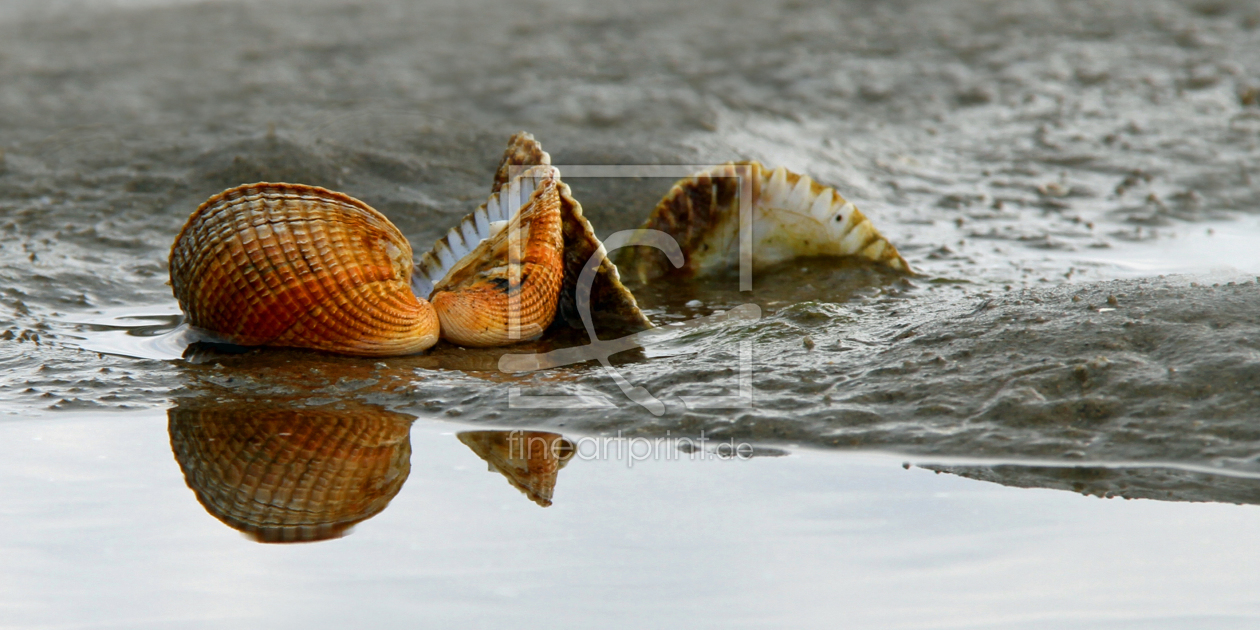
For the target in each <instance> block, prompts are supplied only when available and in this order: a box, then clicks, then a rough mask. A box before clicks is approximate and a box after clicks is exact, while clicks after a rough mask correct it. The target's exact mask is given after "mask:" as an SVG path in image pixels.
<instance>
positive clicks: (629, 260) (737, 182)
mask: <svg viewBox="0 0 1260 630" xmlns="http://www.w3.org/2000/svg"><path fill="white" fill-rule="evenodd" d="M745 179H746V180H747V181H746V182H744V181H743V180H745ZM741 184H743V186H744V189H745V190H747V191H749V193H750V202H751V207H750V210H751V217H750V218H751V219H752V226H751V227H752V264H753V269H758V268H764V267H767V266H770V265H773V264H776V263H780V262H784V261H788V260H791V259H793V258H796V257H798V256H857V257H860V258H865V259H867V260H870V261H872V262H875V263H878V264H881V265H886V266H888V267H891V268H892V269H896V270H898V271H903V272H910V266H909V265H908V264H907V263H906V261H905V259H904V258H902V257H901V254H900V253H898V252H897V248H896V247H894V246H893V244H892V243H890V242H888V239H886V238H884V236H883V235H882V234H880V233H879V231H878V230H876V229H875V226H874V225H872V224H871V222H870V220H868V219H867V218H866V216H865V215H863V214H862V213H861V211H859V210H858V209H857V208H856V207H854V205H853V204H852V203H851V202H849V201H846V200H845V199H844V197H842V196H841V195H840V193H838V192H836V191H835V189H833V188H829V187H827V186H823V185H821V184H819V183H818V182H815V181H813V180H812V179H810V178H809V176H807V175H797V174H796V173H792V172H790V171H788V170H787V169H785V168H783V167H779V168H776V169H773V170H771V169H767V168H765V167H763V166H762V165H761V164H759V163H757V162H741V163H732V164H724V165H722V166H718V167H715V168H712V169H709V170H706V171H702V172H700V173H696V174H695V175H693V176H691V177H688V178H686V179H683V180H680V181H678V182H677V183H676V184H674V187H673V188H672V189H671V190H670V191H669V193H668V194H666V195H665V198H663V199H661V201H660V203H659V204H657V206H656V209H655V210H653V212H652V214H651V216H650V217H649V218H648V220H647V222H646V223H644V224H643V226H642V227H643V228H645V229H652V230H660V231H663V232H665V233H667V234H669V235H670V236H672V237H674V238H675V239H676V240H677V241H678V244H679V245H680V246H681V248H682V251H683V254H684V256H685V258H686V262H685V264H684V265H683V266H682V267H681V268H678V269H675V268H674V267H673V265H671V264H670V263H669V260H668V259H667V258H666V257H665V255H664V254H662V253H661V252H660V251H659V250H656V249H653V248H648V247H626V248H624V249H622V250H621V251H620V252H619V256H618V257H617V264H618V265H619V266H620V267H621V269H622V272H623V273H625V274H628V277H630V278H632V279H634V280H635V281H637V282H648V281H651V280H653V279H655V278H658V277H661V276H665V275H672V276H681V277H702V276H706V275H709V274H713V273H717V272H720V271H722V270H726V269H738V268H739V257H740V255H741V249H740V234H739V227H740V218H739V215H740V203H739V199H740V190H741Z"/></svg>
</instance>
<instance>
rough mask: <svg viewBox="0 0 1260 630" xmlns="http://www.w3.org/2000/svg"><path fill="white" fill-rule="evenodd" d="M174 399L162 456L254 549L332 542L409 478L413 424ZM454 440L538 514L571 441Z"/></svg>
mask: <svg viewBox="0 0 1260 630" xmlns="http://www.w3.org/2000/svg"><path fill="white" fill-rule="evenodd" d="M303 402H308V403H309V402H310V400H309V399H307V400H303V401H298V402H292V401H289V402H270V401H268V402H252V401H236V402H219V401H218V400H216V399H212V398H204V399H199V400H193V401H181V402H180V404H179V405H177V406H176V407H174V408H172V409H170V410H169V411H168V412H167V417H168V425H167V427H168V431H169V434H170V440H171V450H172V451H173V452H174V455H175V460H176V461H177V462H179V466H180V469H181V470H183V473H184V480H185V482H186V483H187V484H188V487H189V488H191V489H192V490H193V492H194V493H195V494H196V495H197V500H198V501H199V502H200V503H201V505H202V507H204V508H205V509H206V511H207V512H209V513H210V514H211V515H212V516H214V517H215V518H217V519H219V520H220V521H222V522H223V523H224V524H226V525H228V526H229V527H232V528H233V529H236V530H239V531H241V532H243V533H245V534H247V535H249V536H250V537H251V538H253V539H254V540H256V541H258V542H264V543H288V542H314V541H320V540H329V539H332V538H339V537H341V536H344V535H345V534H347V533H348V532H349V530H350V528H351V526H353V525H355V524H356V523H360V522H362V521H365V520H367V519H369V518H372V517H373V516H376V515H377V514H380V513H381V512H382V511H384V510H385V508H386V507H388V506H389V502H390V501H391V500H393V498H394V497H395V496H396V495H397V494H398V492H399V491H400V490H401V489H402V486H403V484H404V483H405V482H406V481H407V477H408V475H409V474H410V473H411V439H410V431H411V425H412V423H413V421H414V420H415V416H411V415H408V414H403V413H397V412H394V411H389V410H387V409H384V408H381V407H378V406H375V405H368V404H363V403H360V402H355V401H350V400H345V401H341V402H337V403H332V404H328V405H323V406H316V405H304V404H302V403H303ZM458 438H459V441H460V442H462V443H464V444H465V445H467V446H468V448H470V449H472V451H473V453H476V454H477V456H478V457H480V458H481V459H483V460H485V462H486V463H487V464H488V466H489V469H490V470H491V471H493V472H499V473H501V474H502V475H503V476H504V477H506V478H507V480H508V482H509V483H511V484H512V486H513V487H515V488H516V489H518V490H520V491H521V492H522V493H524V494H525V496H526V497H528V498H529V500H531V501H533V502H534V503H537V504H538V505H541V506H543V507H547V506H549V505H551V498H552V495H553V494H554V492H555V487H556V477H557V475H558V473H559V472H560V469H561V468H564V467H565V465H566V464H568V463H569V460H570V459H572V458H573V455H574V454H575V453H576V451H577V448H576V446H575V445H574V443H573V442H572V441H570V440H568V439H567V438H565V437H564V436H562V435H560V434H558V433H548V432H544V431H520V430H516V431H465V432H462V433H460V434H458Z"/></svg>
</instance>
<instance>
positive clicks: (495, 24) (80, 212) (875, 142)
mask: <svg viewBox="0 0 1260 630" xmlns="http://www.w3.org/2000/svg"><path fill="white" fill-rule="evenodd" d="M121 6H122V8H119V6H116V5H105V4H98V5H89V4H78V3H68V4H59V5H49V6H46V7H44V6H36V5H34V4H31V5H29V6H27V5H14V6H13V7H11V8H9V9H8V10H7V12H6V13H5V14H4V15H3V21H0V149H2V150H3V152H4V153H3V160H2V161H0V216H3V221H2V222H0V234H2V235H3V238H2V242H0V278H2V280H0V302H3V304H4V306H5V308H4V309H0V329H2V330H3V332H0V336H3V337H4V341H0V365H2V366H3V367H4V374H3V376H0V379H3V381H0V382H2V383H3V386H4V394H3V406H2V409H0V410H2V411H3V412H4V413H6V414H9V415H10V416H11V417H14V418H27V417H45V418H47V417H52V416H55V415H56V414H58V413H60V412H63V411H71V410H81V411H90V412H93V413H101V414H108V413H110V412H113V411H127V410H137V409H142V410H153V409H162V408H165V407H168V406H172V405H176V406H178V405H180V404H182V403H181V401H187V400H194V401H199V400H204V399H206V398H209V399H211V400H214V399H276V400H280V401H284V402H287V403H294V404H308V403H309V404H325V403H328V402H335V401H337V400H338V399H352V400H355V401H360V402H367V403H370V404H376V405H381V406H383V407H385V408H388V409H392V410H395V411H402V412H407V413H412V414H416V415H421V416H432V417H439V418H457V419H459V420H460V421H464V422H474V423H475V422H485V423H492V424H496V425H509V426H529V427H540V428H547V429H554V430H561V431H565V432H574V433H576V434H579V435H598V434H605V433H610V432H616V431H621V432H623V433H624V434H628V435H659V434H662V433H664V432H667V431H668V432H670V434H671V435H679V434H699V432H701V431H704V432H705V433H706V434H710V435H716V436H722V437H735V438H738V439H746V440H752V441H755V442H757V443H759V444H767V445H780V446H782V445H791V444H808V445H815V446H827V447H842V448H877V449H882V450H890V451H898V452H905V453H914V454H922V455H940V456H973V457H986V458H989V457H991V458H997V459H1007V460H1018V459H1021V458H1037V459H1038V460H1047V459H1049V460H1056V461H1061V462H1065V463H1078V462H1084V463H1088V462H1108V461H1110V462H1116V461H1159V462H1174V463H1184V464H1193V465H1222V466H1225V467H1228V468H1231V469H1237V470H1252V468H1254V466H1255V463H1254V461H1253V459H1254V453H1256V452H1257V451H1258V450H1260V435H1257V434H1256V433H1255V432H1254V431H1252V430H1251V429H1250V425H1251V424H1253V423H1254V422H1253V421H1254V420H1255V419H1256V413H1257V412H1256V411H1255V410H1256V409H1260V400H1257V394H1256V391H1257V389H1256V382H1255V378H1256V376H1255V375H1256V374H1258V373H1260V372H1257V370H1258V369H1260V368H1258V367H1257V366H1260V358H1258V355H1257V354H1256V351H1257V346H1256V345H1255V344H1256V339H1260V331H1257V330H1256V327H1257V323H1258V322H1257V319H1256V318H1257V315H1256V313H1260V310H1258V308H1257V307H1260V304H1258V302H1260V286H1258V285H1257V284H1256V282H1255V277H1254V276H1255V273H1256V272H1258V271H1260V261H1258V260H1257V259H1256V258H1255V255H1254V251H1253V250H1254V248H1252V247H1251V246H1250V245H1249V244H1250V243H1254V242H1255V238H1256V237H1257V236H1260V230H1258V229H1257V227H1260V224H1257V220H1256V218H1257V212H1256V210H1257V208H1258V207H1260V186H1258V185H1257V184H1256V178H1257V177H1260V157H1258V156H1260V151H1258V150H1257V146H1258V143H1260V109H1258V108H1257V106H1256V104H1255V98H1254V92H1253V90H1256V89H1260V88H1258V87H1257V86H1260V76H1258V75H1257V74H1256V68H1260V59H1258V58H1257V56H1258V55H1260V52H1258V51H1260V40H1258V38H1260V13H1258V12H1257V11H1256V9H1255V7H1253V6H1252V5H1251V4H1249V3H1246V2H1233V3H1231V2H1217V3H1191V2H1185V3H1178V2H1150V3H1148V2H1142V3H1137V2H1133V3H1109V2H1002V3H985V2H938V3H913V2H889V3H867V2H852V3H841V4H835V3H824V2H819V3H810V2H797V1H793V2H788V3H784V4H765V3H761V4H756V5H745V4H743V3H701V4H686V3H684V4H681V5H677V4H672V3H670V4H661V5H650V6H640V5H636V6H635V7H634V8H633V9H632V8H630V7H620V6H611V5H610V6H604V5H602V4H600V3H591V4H559V3H557V4H553V3H536V4H528V5H517V6H514V7H511V8H493V9H492V8H491V7H490V5H482V4H480V3H476V2H471V3H470V2H461V3H450V4H441V3H438V4H426V5H424V6H420V5H411V4H405V3H394V2H367V3H358V4H354V5H348V4H344V3H338V2H316V3H288V2H265V3H260V4H243V3H235V2H205V3H195V4H190V5H176V6H160V5H154V4H147V5H142V6H140V8H135V7H132V6H130V5H126V3H124V4H123V5H121ZM519 129H527V130H529V131H531V132H533V133H534V134H535V135H536V136H537V137H538V138H539V139H540V140H541V142H542V143H543V146H544V148H546V149H547V150H548V151H550V152H551V153H552V155H553V157H554V158H555V162H556V163H557V164H560V165H565V164H679V163H686V164H697V163H716V162H722V161H726V160H732V159H750V158H751V159H759V160H762V161H764V162H766V163H768V164H783V165H786V166H789V167H791V168H793V169H794V170H798V171H801V172H806V173H809V174H811V175H813V176H814V177H816V178H818V179H820V180H821V181H824V182H826V183H829V184H833V185H836V186H837V187H838V188H839V190H841V192H843V193H844V194H845V195H846V196H847V197H849V198H851V199H852V200H854V201H855V202H856V203H857V205H858V206H859V207H860V208H862V209H863V211H864V212H865V213H866V214H867V215H868V216H870V217H871V218H872V220H873V221H874V222H875V224H876V225H877V226H878V227H879V228H880V229H881V230H882V231H884V232H885V233H886V234H887V235H888V236H889V237H890V239H891V240H892V241H893V242H894V243H896V244H897V245H898V246H899V247H900V248H901V249H902V251H903V253H905V254H906V256H907V258H908V260H909V261H910V262H911V264H912V265H913V266H914V267H915V268H916V269H917V270H919V271H920V273H921V275H919V276H917V277H914V278H899V277H896V276H893V275H890V274H886V273H883V272H880V271H879V270H874V269H868V268H862V267H860V266H854V265H846V264H832V263H827V262H824V261H800V264H799V265H797V264H792V265H787V266H785V267H784V268H781V269H777V270H774V271H771V272H768V273H766V274H762V275H760V276H759V277H758V278H757V281H756V284H755V288H754V291H753V292H752V293H751V294H741V293H740V292H738V291H737V290H735V288H736V287H735V286H734V285H733V284H732V283H731V282H713V283H703V284H701V283H692V284H682V285H670V286H666V287H652V286H649V287H642V288H639V289H637V290H636V293H637V294H638V295H639V296H640V301H641V302H642V303H643V304H644V305H645V306H647V307H648V308H649V311H650V313H649V314H650V315H652V316H653V317H654V318H655V319H656V320H657V321H658V322H661V323H665V322H671V321H680V320H683V319H686V318H690V317H694V316H702V315H707V314H710V313H712V312H713V311H714V310H719V309H730V308H733V307H734V306H737V305H739V304H742V303H748V302H751V303H756V304H758V305H759V306H760V307H761V308H762V312H763V318H762V319H761V320H760V321H757V322H746V323H742V324H737V325H733V326H725V327H718V328H712V329H701V330H699V331H696V332H693V333H689V334H687V335H682V336H680V337H678V338H677V339H674V340H671V341H669V342H667V343H664V344H662V345H661V346H660V347H656V348H649V349H647V350H645V351H644V352H641V353H638V354H628V355H624V356H619V357H617V359H618V369H619V370H620V373H621V374H622V375H623V376H624V377H625V378H626V379H627V380H628V381H629V382H630V383H632V384H634V385H638V386H642V387H644V388H646V389H647V390H648V391H650V392H652V393H653V395H655V396H656V397H658V398H659V399H661V400H662V401H663V402H665V404H666V413H665V414H664V415H663V416H661V417H657V416H654V415H652V414H650V413H649V412H648V411H647V410H645V409H644V408H642V407H640V406H638V405H635V404H633V403H631V402H630V401H629V400H627V399H626V398H625V397H624V396H623V395H622V394H621V393H620V392H619V391H618V389H617V387H616V386H615V385H614V384H613V381H612V380H611V379H610V378H609V375H608V374H606V373H605V372H603V371H602V370H601V369H600V368H598V367H594V366H590V365H587V366H572V367H568V368H563V369H560V370H556V371H552V372H546V373H541V374H526V375H509V374H504V373H502V372H500V371H498V370H497V366H498V360H499V357H500V356H501V355H502V354H503V352H506V351H500V352H490V353H483V352H475V351H464V350H459V349H455V348H450V347H441V348H438V349H437V350H436V351H435V352H433V353H432V354H430V355H427V356H421V357H409V358H398V359H389V360H386V361H380V362H374V361H362V360H355V359H345V358H339V357H329V356H321V355H315V354H312V353H301V352H288V351H276V352H272V351H267V352H252V353H247V354H245V355H235V356H217V355H214V353H213V352H211V353H209V354H206V355H203V356H201V357H199V358H198V362H189V361H153V360H140V359H134V358H129V357H124V356H117V355H114V354H105V353H98V352H94V351H92V350H91V348H93V347H95V346H96V345H98V342H99V340H100V339H101V338H103V337H108V336H110V335H113V337H110V338H111V339H116V338H122V339H124V340H125V339H127V335H126V333H127V332H128V331H130V332H132V333H137V334H153V333H155V332H160V331H162V330H167V329H169V328H171V327H172V326H173V325H174V324H175V323H176V322H177V321H178V318H177V317H176V316H175V312H176V311H175V310H174V308H173V304H174V301H173V299H172V298H171V296H170V290H169V287H168V286H167V285H166V256H167V253H168V251H169V247H170V243H171V240H172V239H173V237H174V235H175V234H176V232H177V231H178V229H179V227H180V225H181V224H182V223H183V221H184V219H185V218H186V217H187V215H188V214H189V212H191V210H192V209H193V208H195V207H196V205H197V204H198V203H200V201H201V200H203V199H205V198H206V197H207V196H209V195H211V194H213V193H215V192H217V191H219V190H221V189H223V188H225V187H228V186H233V185H236V184H240V183H244V182H251V181H258V180H272V181H275V180H281V181H295V182H302V183H307V184H315V185H324V186H328V187H330V188H335V189H338V190H342V191H344V192H347V193H349V194H352V195H355V196H356V197H359V198H360V199H363V200H365V201H367V202H368V203H370V204H371V205H373V206H374V207H376V208H378V209H380V210H381V211H383V212H384V213H385V214H387V215H388V216H389V217H390V218H391V219H392V220H393V221H395V222H396V223H397V224H398V225H399V227H400V228H401V229H402V231H403V232H404V233H405V234H406V235H407V236H408V237H409V239H411V242H412V243H413V245H416V246H417V249H423V244H427V243H430V242H432V240H433V239H434V238H436V237H437V236H438V235H440V234H441V233H443V232H444V231H445V230H446V229H448V228H449V227H450V226H451V225H453V224H454V222H455V220H456V219H457V218H458V217H460V216H462V215H463V214H465V213H467V212H468V211H470V210H471V209H473V208H474V207H475V206H476V205H477V204H478V203H480V202H481V201H482V200H483V199H484V197H485V195H486V194H487V192H488V186H489V181H490V177H491V174H492V170H493V167H494V163H495V161H496V159H497V157H498V155H499V152H500V151H501V147H502V143H503V142H504V140H505V139H506V137H507V136H508V135H509V134H510V133H512V132H514V131H517V130H519ZM572 184H573V186H574V189H575V193H576V194H577V195H579V199H580V200H581V201H582V203H583V205H584V206H585V207H586V208H587V214H588V216H589V217H590V218H591V220H592V222H593V223H594V225H595V226H596V228H597V229H598V230H599V231H600V233H601V234H607V233H610V232H613V231H616V230H619V229H624V228H629V227H633V226H635V225H637V224H638V223H639V222H640V221H641V220H642V218H643V217H645V216H646V214H647V212H648V211H649V210H650V208H651V207H652V205H653V204H654V203H655V201H656V199H658V198H659V197H660V195H661V194H662V193H663V192H664V191H665V190H667V189H668V187H669V184H670V181H668V180H659V181H658V180H653V179H642V180H634V179H627V180H622V179H614V180H596V179H590V180H574V181H573V182H572ZM1183 243H1184V244H1185V245H1184V247H1182V246H1181V244H1183ZM1160 273H1163V274H1165V276H1166V277H1157V276H1156V274H1160ZM1204 274H1208V275H1204ZM1192 283H1194V285H1198V286H1194V285H1192ZM1217 285H1219V286H1217ZM1113 296H1114V297H1115V303H1114V304H1112V303H1111V302H1110V298H1112V297H1113ZM695 301H698V302H695ZM695 303H698V304H699V306H688V304H695ZM1109 309H1110V310H1109ZM136 316H152V317H150V318H148V319H135V317H136ZM120 336H121V337H120ZM807 337H808V338H809V340H810V341H811V342H812V344H813V346H814V347H813V348H812V349H809V348H807V347H806V346H807V344H806V342H805V339H806V338H807ZM135 339H138V338H135ZM741 342H751V345H752V348H753V349H752V352H753V357H754V358H753V371H752V379H751V387H752V399H753V401H754V403H753V405H752V407H751V408H735V409H688V408H686V406H685V405H684V404H683V403H682V402H681V401H680V398H679V396H686V395H712V394H727V395H730V394H733V393H738V391H739V388H740V371H739V365H740V352H741V350H740V349H741V347H742V346H741ZM85 348H86V349H85ZM538 348H539V349H543V350H545V349H548V347H542V346H540V347H538ZM511 387H519V388H521V392H522V393H524V394H526V395H531V394H557V393H569V394H580V395H583V396H586V397H587V398H588V399H592V400H602V401H611V403H612V405H613V406H612V407H603V408H595V409H586V410H578V411H567V412H556V411H554V410H539V409H516V408H511V407H509V404H508V397H509V395H510V394H509V389H510V388H511ZM1211 486H1212V484H1211V483H1207V482H1204V483H1200V484H1198V486H1197V488H1198V489H1197V490H1195V491H1191V492H1188V493H1185V494H1183V495H1181V496H1183V497H1185V498H1191V499H1196V498H1197V499H1200V500H1202V499H1213V498H1214V497H1216V495H1215V494H1213V493H1214V492H1215V491H1214V490H1213V489H1212V487H1211ZM1229 496H1231V497H1232V496H1234V495H1233V494H1231V495H1229ZM1222 500H1233V499H1228V498H1222Z"/></svg>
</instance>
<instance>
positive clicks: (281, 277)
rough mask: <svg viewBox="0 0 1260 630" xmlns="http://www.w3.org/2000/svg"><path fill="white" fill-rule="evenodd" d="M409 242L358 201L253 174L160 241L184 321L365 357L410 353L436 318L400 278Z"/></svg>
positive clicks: (408, 262) (237, 336)
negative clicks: (168, 241) (254, 179)
mask: <svg viewBox="0 0 1260 630" xmlns="http://www.w3.org/2000/svg"><path fill="white" fill-rule="evenodd" d="M411 254H412V252H411V246H410V245H409V244H408V243H407V240H406V239H405V238H404V237H403V235H402V234H401V233H400V232H399V231H398V229H397V228H396V227H394V225H393V224H392V223H390V222H389V220H388V219H386V218H385V217H384V216H383V215H382V214H381V213H379V212H377V211H376V210H374V209H372V208H371V207H369V206H368V205H367V204H365V203H363V202H361V201H359V200H357V199H354V198H353V197H350V196H347V195H343V194H341V193H337V192H332V191H329V190H326V189H323V188H319V187H315V186H304V185H297V184H271V183H259V184H249V185H245V186H238V187H236V188H232V189H229V190H226V191H224V192H222V193H219V194H218V195H215V196H214V197H211V198H210V199H209V200H207V201H206V202H205V203H203V204H202V205H201V207H199V208H198V209H197V210H196V212H194V213H193V215H192V216H191V217H190V218H189V219H188V222H187V223H186V224H185V226H184V229H183V230H182V231H181V232H180V234H179V236H178V237H177V238H176V240H175V244H174V246H173V247H172V249H171V258H170V271H171V287H172V289H173V290H174V293H175V297H176V299H178V300H179V304H180V306H181V307H182V308H183V309H184V312H185V313H187V315H188V322H189V323H190V324H191V325H193V326H197V327H199V328H203V329H206V330H210V331H212V332H214V333H217V334H218V335H219V336H221V337H223V338H225V339H226V340H227V341H230V342H232V343H237V344H241V345H251V346H253V345H272V346H290V347H303V348H313V349H317V350H327V351H332V352H340V353H344V354H358V355H367V356H378V355H398V354H408V353H412V352H419V351H421V350H424V349H426V348H428V347H430V346H432V345H433V344H434V343H436V341H437V338H438V323H437V316H436V314H435V313H434V312H433V309H432V307H431V306H430V305H429V304H428V303H427V302H426V301H421V300H418V299H417V298H416V296H415V294H414V293H412V291H411V288H410V286H409V283H410V279H411V272H412V257H411Z"/></svg>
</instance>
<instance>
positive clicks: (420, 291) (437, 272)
mask: <svg viewBox="0 0 1260 630" xmlns="http://www.w3.org/2000/svg"><path fill="white" fill-rule="evenodd" d="M543 156H544V158H545V159H544V160H543V161H544V164H543V165H541V166H534V167H531V168H529V169H528V170H526V171H525V172H524V173H521V174H520V175H519V176H518V177H514V178H512V180H511V181H510V182H509V183H508V184H507V185H506V186H504V187H503V188H501V189H500V190H499V191H498V192H496V193H494V194H492V195H490V199H489V200H487V201H486V203H485V204H483V205H482V206H481V207H480V208H477V210H475V211H474V212H472V213H471V214H469V215H468V216H465V217H464V218H463V219H462V220H461V221H460V222H459V225H456V226H455V227H453V228H451V231H449V232H447V233H446V236H443V237H442V238H440V239H438V240H437V242H436V243H434V244H433V249H432V250H430V251H429V252H428V253H426V254H424V255H422V256H420V258H419V259H418V261H417V262H416V267H415V271H414V272H413V273H412V276H411V290H412V291H414V292H415V294H416V297H421V298H425V299H429V298H430V297H432V294H433V288H434V287H436V286H437V285H438V284H439V283H441V281H442V279H443V278H445V277H446V274H448V273H450V271H451V270H452V269H454V268H455V267H457V266H459V264H460V262H461V261H463V259H464V258H465V257H466V256H469V255H471V254H472V253H473V251H474V250H476V249H477V246H478V245H480V244H481V243H482V242H483V241H485V240H487V239H489V238H491V237H493V236H494V235H496V234H498V233H499V232H501V231H503V229H504V228H505V227H507V225H508V222H509V221H511V220H512V219H513V218H515V217H516V215H517V214H519V213H520V211H521V210H522V209H523V208H524V207H525V206H526V205H528V204H529V200H530V196H531V195H533V194H534V191H536V190H538V187H539V186H540V185H541V184H542V182H543V180H545V179H552V178H559V177H560V172H559V171H558V170H557V169H556V168H554V167H552V166H551V165H550V163H551V158H550V156H548V155H547V154H545V153H544V154H543Z"/></svg>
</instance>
